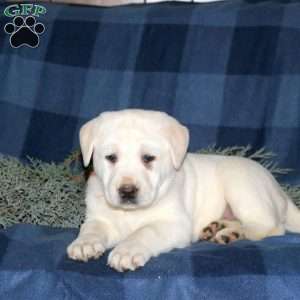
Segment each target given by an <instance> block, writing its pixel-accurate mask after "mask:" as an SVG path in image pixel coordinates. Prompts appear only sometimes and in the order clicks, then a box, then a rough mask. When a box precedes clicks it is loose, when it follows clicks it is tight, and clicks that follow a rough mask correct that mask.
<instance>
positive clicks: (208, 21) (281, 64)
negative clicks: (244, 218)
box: [0, 0, 300, 300]
mask: <svg viewBox="0 0 300 300" xmlns="http://www.w3.org/2000/svg"><path fill="white" fill-rule="evenodd" d="M6 5H7V4H5V5H4V4H2V5H0V8H1V11H3V9H4V8H5V7H6ZM46 8H47V13H46V14H45V15H42V16H40V17H39V18H37V19H38V21H39V22H42V23H43V24H44V25H45V28H46V30H45V32H44V33H43V34H42V35H40V45H39V47H37V48H34V49H31V48H28V47H26V46H23V47H21V48H18V49H13V48H12V47H11V46H10V43H9V36H8V35H7V34H6V33H5V32H4V30H2V29H1V30H0V86H1V89H0V152H2V153H7V154H11V155H14V156H17V157H21V158H23V157H25V156H26V155H30V156H34V157H39V158H41V159H45V160H55V161H57V160H62V159H63V158H64V157H65V156H66V155H67V154H68V153H69V152H70V151H71V150H72V149H74V148H77V147H78V130H79V128H80V126H81V125H82V124H83V123H84V122H86V121H87V120H89V119H90V118H92V117H95V116H96V115H98V114H99V113H100V112H102V111H105V110H113V109H121V108H127V107H140V108H150V109H157V110H163V111H166V112H168V113H170V114H172V115H173V116H175V117H176V118H178V119H179V120H180V121H181V122H183V123H184V124H185V125H187V126H188V127H189V129H190V132H191V145H190V150H197V149H198V148H201V147H206V146H207V145H211V144H214V143H216V144H217V145H218V146H228V145H247V144H251V145H253V146H254V147H255V148H259V147H261V146H266V147H268V148H269V149H271V150H273V151H274V152H276V153H278V155H279V159H280V162H281V163H282V164H284V165H285V166H287V167H292V168H295V169H296V170H297V171H296V172H294V173H293V174H292V176H291V177H290V178H289V180H290V181H298V182H299V181H300V171H299V169H300V168H299V167H300V156H299V149H300V134H299V133H300V132H299V128H300V2H299V1H275V0H274V1H263V2H260V1H226V2H218V3H210V4H184V3H181V4H178V3H176V4H169V3H163V4H153V5H147V6H143V5H141V6H132V7H130V6H125V7H116V8H109V9H104V8H93V7H76V6H67V5H50V4H49V5H46ZM11 20H12V19H11V18H7V17H4V16H3V15H2V16H1V18H0V28H3V27H4V26H5V24H6V23H7V22H11ZM75 235H76V231H72V230H64V229H57V230H54V229H49V228H45V227H35V226H29V225H19V226H16V227H13V228H10V229H8V230H6V231H2V230H1V231H0V298H1V299H10V300H14V299H15V300H19V299H22V300H27V299H28V300H32V299H128V300H129V299H130V300H132V299H172V300H176V299H216V300H219V299H222V298H225V299H243V300H247V299H263V300H266V299H270V300H274V299H280V300H281V299H295V300H298V299H300V279H299V278H300V277H299V270H300V260H299V258H300V248H299V244H300V240H299V235H296V234H289V235H286V236H281V237H273V238H269V239H266V240H264V241H260V242H249V241H240V242H237V243H236V244H233V245H229V246H226V247H224V246H220V245H213V244H209V243H205V242H203V243H196V244H194V245H192V246H191V247H189V248H187V249H184V250H176V251H172V252H170V253H167V254H164V255H161V256H159V257H157V258H154V259H152V260H151V261H150V262H149V263H148V264H147V265H146V266H145V267H144V268H143V269H141V270H139V271H137V272H129V273H121V274H120V273H116V272H114V271H112V270H111V269H109V268H108V267H107V266H106V258H107V255H105V256H104V257H103V258H101V259H99V260H96V261H92V262H90V263H87V264H84V263H76V262H72V261H70V260H68V259H66V256H65V249H66V246H67V245H68V243H69V242H70V241H71V240H72V239H73V238H74V237H75Z"/></svg>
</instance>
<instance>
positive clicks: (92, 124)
mask: <svg viewBox="0 0 300 300" xmlns="http://www.w3.org/2000/svg"><path fill="white" fill-rule="evenodd" d="M96 123H97V118H95V119H93V120H91V121H89V122H87V123H85V124H84V125H83V126H82V127H81V128H80V132H79V141H80V148H81V152H82V157H83V163H84V166H85V167H87V166H88V165H89V163H90V160H91V157H92V154H93V150H94V144H95V135H96Z"/></svg>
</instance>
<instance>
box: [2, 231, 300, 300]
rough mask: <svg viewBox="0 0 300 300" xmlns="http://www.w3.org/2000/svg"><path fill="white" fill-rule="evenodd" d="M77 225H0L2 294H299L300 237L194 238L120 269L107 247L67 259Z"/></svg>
mask: <svg viewBox="0 0 300 300" xmlns="http://www.w3.org/2000/svg"><path fill="white" fill-rule="evenodd" d="M75 235H76V233H75V231H74V230H64V229H53V228H48V227H36V226H32V225H16V226H14V227H12V228H10V229H8V230H6V231H4V232H0V255H1V262H0V270H1V271H0V299H9V300H20V299H22V300H27V299H28V300H32V299H55V300H58V299H84V300H86V299H90V300H94V299H95V300H96V299H97V300H98V299H101V300H102V299H103V300H104V299H109V300H114V299H117V300H120V299H126V300H135V299H136V300H138V299H145V300H150V299H154V300H160V299H161V300H165V299H172V300H177V299H188V300H190V299H199V300H204V299H210V300H220V299H241V300H248V299H249V300H261V299H262V300H268V299H270V300H277V299H278V300H279V299H280V300H282V299H287V300H293V299H294V300H299V298H300V276H299V272H300V271H299V270H300V236H299V235H295V234H289V235H288V236H285V237H272V238H268V239H265V240H263V241H260V242H249V241H238V242H236V243H234V244H232V245H230V246H222V245H214V244H211V243H208V242H201V243H196V244H193V245H192V246H191V247H189V248H186V249H184V250H174V251H171V252H170V253H166V254H162V255H161V256H159V257H157V258H153V259H151V260H150V261H149V262H148V263H147V264H146V266H145V267H144V268H142V269H139V270H137V271H135V272H127V273H118V272H116V271H113V270H112V269H110V268H109V267H108V266H107V265H106V260H107V254H106V255H104V257H101V258H100V259H99V260H95V261H90V262H88V263H80V262H74V261H71V260H69V259H67V258H66V254H65V248H66V246H67V245H68V243H69V242H70V241H71V240H72V239H74V238H75Z"/></svg>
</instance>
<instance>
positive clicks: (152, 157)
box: [142, 154, 155, 164]
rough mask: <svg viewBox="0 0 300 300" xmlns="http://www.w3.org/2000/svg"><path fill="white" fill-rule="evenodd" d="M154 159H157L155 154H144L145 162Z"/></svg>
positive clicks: (143, 159)
mask: <svg viewBox="0 0 300 300" xmlns="http://www.w3.org/2000/svg"><path fill="white" fill-rule="evenodd" d="M154 160H155V156H153V155H149V154H144V155H143V156H142V161H143V163H144V164H150V163H151V162H152V161H154Z"/></svg>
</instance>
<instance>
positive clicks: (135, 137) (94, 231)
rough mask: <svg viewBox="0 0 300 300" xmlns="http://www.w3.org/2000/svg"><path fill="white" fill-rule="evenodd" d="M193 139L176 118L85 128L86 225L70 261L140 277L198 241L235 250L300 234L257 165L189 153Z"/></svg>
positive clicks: (133, 116)
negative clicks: (157, 259) (152, 263)
mask: <svg viewBox="0 0 300 300" xmlns="http://www.w3.org/2000/svg"><path fill="white" fill-rule="evenodd" d="M188 143H189V133H188V130H187V128H186V127H184V126H182V125H181V124H180V123H179V122H178V121H176V120H175V119H174V118H172V117H171V116H169V115H167V114H165V113H162V112H156V111H144V110H135V109H128V110H123V111H117V112H105V113H102V114H101V115H100V116H99V117H97V118H95V119H93V120H91V121H89V122H88V123H86V124H85V125H84V126H83V127H82V128H81V130H80V145H81V149H82V154H83V159H84V164H85V165H86V166H87V165H88V164H89V162H90V160H91V158H92V157H93V163H94V169H95V173H94V174H93V175H92V176H91V177H90V178H89V181H88V185H87V189H86V199H85V201H86V206H87V208H86V219H85V222H84V224H83V225H82V227H81V229H80V233H79V235H78V237H77V238H76V239H75V240H74V241H73V242H72V243H71V245H69V247H68V249H67V252H68V256H69V257H70V258H72V259H75V260H82V261H87V260H89V259H91V258H98V257H100V256H101V255H102V254H103V252H104V251H105V250H106V249H110V248H113V250H112V251H111V252H110V254H109V257H108V264H109V265H110V266H111V267H112V268H114V269H116V270H118V271H125V270H135V269H136V268H138V267H141V266H143V265H144V264H145V263H146V262H147V261H148V260H149V259H150V258H151V257H152V256H157V255H159V254H160V253H162V252H167V251H170V250H171V249H173V248H182V247H186V246H188V245H189V244H190V243H191V242H196V241H198V240H199V239H206V240H212V241H215V242H219V243H228V242H230V241H233V240H237V239H241V238H246V239H250V240H259V239H262V238H265V237H267V236H273V235H282V234H284V232H285V230H286V229H287V230H290V231H294V232H300V212H299V210H298V209H297V208H296V206H295V205H294V204H293V202H292V201H291V200H290V199H289V198H288V196H287V195H286V194H285V193H284V192H283V190H282V189H281V188H280V186H279V184H278V183H277V182H276V181H275V179H274V178H273V176H272V175H271V174H270V173H269V172H268V171H267V170H266V169H265V168H263V167H262V166H261V165H259V164H258V163H256V162H253V161H251V160H249V159H245V158H238V157H225V156H217V155H200V154H192V153H188V154H187V147H188Z"/></svg>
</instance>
